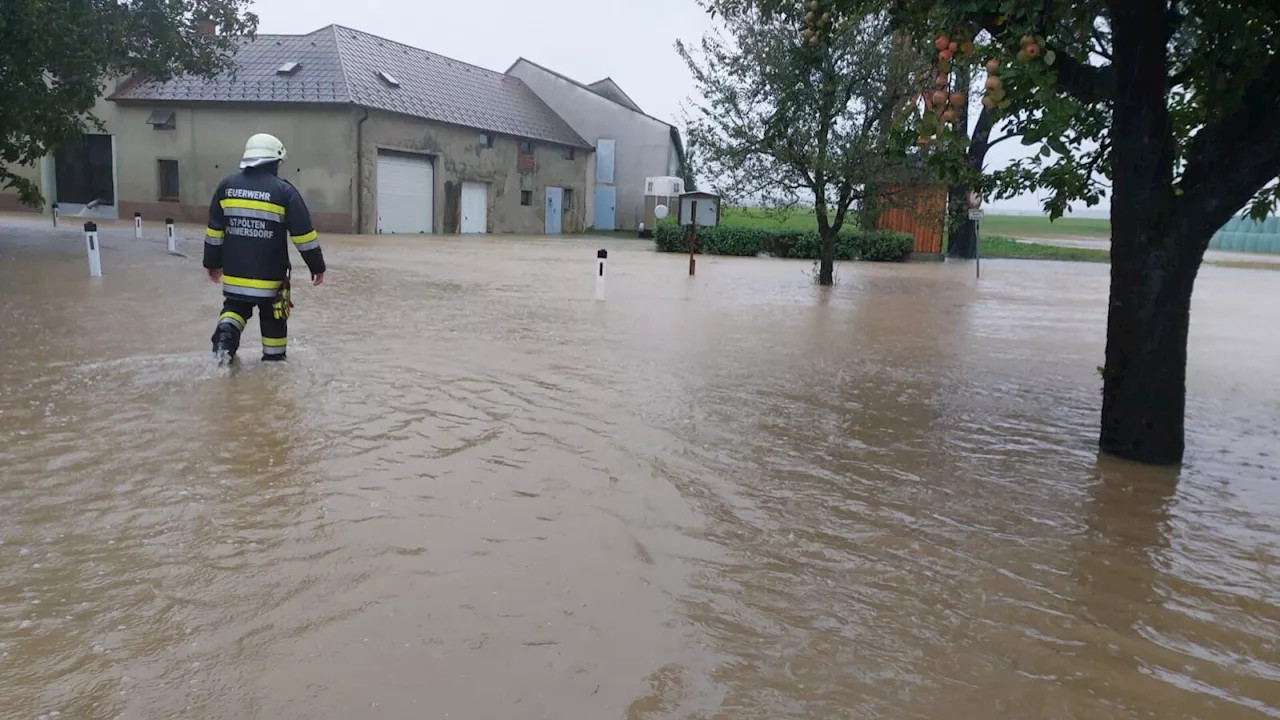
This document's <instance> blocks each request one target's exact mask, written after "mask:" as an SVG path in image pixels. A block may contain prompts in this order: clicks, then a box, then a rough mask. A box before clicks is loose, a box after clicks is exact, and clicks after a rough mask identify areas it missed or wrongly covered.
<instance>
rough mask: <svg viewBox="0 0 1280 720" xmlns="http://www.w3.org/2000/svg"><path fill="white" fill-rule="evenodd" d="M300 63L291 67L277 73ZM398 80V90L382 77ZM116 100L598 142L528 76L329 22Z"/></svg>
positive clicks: (249, 45) (250, 46)
mask: <svg viewBox="0 0 1280 720" xmlns="http://www.w3.org/2000/svg"><path fill="white" fill-rule="evenodd" d="M290 62H296V63H298V68H297V69H296V70H295V71H294V72H293V73H291V74H287V75H282V74H278V73H277V72H276V71H277V69H278V68H280V67H281V66H282V65H284V64H285V63H290ZM380 72H385V73H387V74H388V75H390V76H391V77H392V78H394V79H395V80H396V81H397V82H398V83H399V86H398V87H392V86H390V85H389V84H387V83H386V82H385V81H383V80H382V79H381V78H380V77H379V73H380ZM110 99H112V100H126V101H170V102H266V103H273V102H279V103H322V104H334V103H337V104H354V105H361V106H364V107H368V108H373V109H378V110H386V111H389V112H396V113H402V114H405V115H411V116H414V117H420V118H424V119H427V120H436V121H439V122H446V123H453V124H455V125H462V126H464V127H472V128H476V129H478V130H486V131H490V132H495V133H502V134H506V135H514V136H517V137H527V138H532V139H535V140H545V141H547V142H552V143H558V144H561V145H569V146H573V147H580V148H589V147H591V146H590V145H589V144H588V143H587V142H586V141H585V140H583V139H582V138H581V137H580V136H579V135H578V134H577V133H575V132H574V131H573V129H572V128H570V127H569V125H568V124H567V123H566V122H565V121H564V120H563V119H562V118H561V117H560V116H559V115H557V114H556V113H555V112H553V111H552V110H551V108H549V107H547V104H546V103H544V102H543V101H542V99H541V98H539V97H538V96H537V95H535V94H534V92H533V91H532V90H530V89H529V87H528V86H527V85H525V84H524V82H523V81H522V80H520V79H519V78H514V77H511V76H509V75H504V74H502V73H499V72H496V71H493V70H487V69H485V68H481V67H477V66H475V65H469V64H467V63H464V62H459V61H457V60H453V59H451V58H447V57H444V56H443V55H437V54H436V53H432V52H427V51H426V50H422V49H419V48H415V47H412V46H409V45H403V44H401V43H397V42H393V41H391V40H386V39H383V38H380V37H378V36H376V35H370V34H368V33H363V32H360V31H358V30H352V29H350V28H345V27H342V26H339V25H330V26H328V27H324V28H321V29H319V30H316V31H315V32H312V33H310V34H307V35H259V36H258V37H257V38H256V39H254V40H250V41H246V42H245V43H244V44H243V45H242V46H241V48H240V50H239V51H237V52H236V55H235V67H234V68H233V69H232V70H230V71H228V72H226V73H223V74H222V75H219V76H218V77H217V78H214V79H213V80H211V81H204V80H201V79H200V78H195V77H180V78H175V79H173V80H170V81H168V82H164V83H154V82H140V83H136V84H132V85H125V86H122V87H121V88H120V89H119V90H118V91H116V92H115V93H114V94H113V95H111V96H110Z"/></svg>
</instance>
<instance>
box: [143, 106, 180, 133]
mask: <svg viewBox="0 0 1280 720" xmlns="http://www.w3.org/2000/svg"><path fill="white" fill-rule="evenodd" d="M177 117H178V115H177V113H175V112H174V111H172V110H152V111H151V114H150V115H148V116H147V124H148V125H150V126H151V128H152V129H153V130H172V129H174V128H175V127H177Z"/></svg>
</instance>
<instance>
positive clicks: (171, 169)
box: [159, 160, 181, 202]
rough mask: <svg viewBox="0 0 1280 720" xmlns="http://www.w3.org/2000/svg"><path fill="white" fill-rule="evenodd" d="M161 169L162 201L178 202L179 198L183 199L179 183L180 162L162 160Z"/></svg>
mask: <svg viewBox="0 0 1280 720" xmlns="http://www.w3.org/2000/svg"><path fill="white" fill-rule="evenodd" d="M159 169H160V200H162V201H165V202H178V199H179V197H181V189H180V184H179V182H178V161H177V160H161V161H160V168H159Z"/></svg>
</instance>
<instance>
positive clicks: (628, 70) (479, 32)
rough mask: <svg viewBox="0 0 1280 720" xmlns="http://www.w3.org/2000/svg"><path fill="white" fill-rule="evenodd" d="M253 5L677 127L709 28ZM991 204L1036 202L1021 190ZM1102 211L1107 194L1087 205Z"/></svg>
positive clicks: (409, 2)
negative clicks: (608, 90) (541, 68)
mask: <svg viewBox="0 0 1280 720" xmlns="http://www.w3.org/2000/svg"><path fill="white" fill-rule="evenodd" d="M253 11H254V12H256V13H257V14H258V17H259V26H258V31H259V32H262V33H307V32H311V31H312V30H315V29H317V28H320V27H323V26H325V25H328V24H330V23H337V24H339V25H345V26H347V27H350V28H354V29H356V30H362V31H364V32H368V33H373V34H375V35H380V36H382V37H385V38H388V39H391V40H396V41H398V42H402V43H406V44H409V45H413V46H415V47H420V48H422V49H424V50H430V51H432V52H435V53H439V54H441V55H446V56H448V57H451V58H455V59H457V60H463V61H465V62H469V63H473V64H475V65H479V66H481V67H486V68H490V69H492V70H496V71H498V72H502V71H505V70H506V69H507V68H508V67H509V66H510V65H511V63H512V62H514V61H515V60H516V58H518V57H521V56H523V57H525V58H528V59H529V60H532V61H533V62H536V63H539V64H541V65H545V66H547V67H549V68H551V69H553V70H555V71H557V72H560V73H562V74H564V75H568V76H569V77H571V78H574V79H575V80H579V81H582V82H594V81H596V80H599V79H601V78H603V77H606V76H607V77H612V78H613V79H614V81H615V82H617V83H618V85H620V86H621V87H622V89H623V90H624V91H625V92H626V93H627V94H628V95H630V96H631V98H632V99H633V100H635V101H636V103H637V104H638V105H640V107H641V108H643V109H644V111H645V112H647V113H649V114H650V115H653V116H655V117H657V118H660V119H662V120H666V121H667V122H671V123H674V124H676V125H677V126H679V125H681V122H680V106H681V103H682V102H683V101H684V100H685V99H686V98H688V97H689V96H690V95H692V94H694V92H695V89H694V86H693V80H692V78H691V77H690V75H689V72H688V70H687V69H686V68H685V66H684V62H683V61H682V60H681V59H680V57H679V56H678V55H677V54H676V51H675V48H674V43H675V41H676V39H677V38H680V39H684V40H689V41H696V40H697V39H698V38H699V37H701V36H702V34H703V33H704V32H706V31H707V30H709V29H711V28H712V27H713V24H712V21H711V19H710V18H709V17H708V16H707V15H706V14H704V13H703V12H702V10H701V9H700V8H699V7H698V6H697V4H696V3H695V2H694V0H603V1H601V0H536V1H533V2H528V1H524V2H517V1H515V0H489V1H488V2H441V0H257V2H256V3H255V4H254V7H253ZM1028 153H1029V151H1028V150H1027V149H1026V148H1024V147H1023V146H1022V145H1021V144H1019V143H1018V142H1017V141H1016V140H1011V141H1009V142H1007V143H1003V144H1001V145H999V146H997V147H996V148H994V149H993V150H992V152H991V154H990V155H988V166H989V167H991V168H996V167H1001V166H1003V165H1004V164H1006V163H1007V162H1008V161H1009V159H1010V158H1012V157H1020V156H1024V155H1026V154H1028ZM990 207H991V209H997V208H1003V209H1008V210H1020V211H1036V210H1039V207H1040V205H1039V202H1038V201H1037V200H1036V199H1035V198H1034V197H1032V196H1024V197H1019V198H1014V199H1011V200H1004V201H1001V202H999V203H994V204H992V205H991V206H990ZM1105 209H1106V208H1105V200H1104V206H1101V207H1099V208H1094V210H1095V211H1096V210H1103V211H1105Z"/></svg>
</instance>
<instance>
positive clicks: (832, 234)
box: [818, 228, 836, 286]
mask: <svg viewBox="0 0 1280 720" xmlns="http://www.w3.org/2000/svg"><path fill="white" fill-rule="evenodd" d="M819 256H820V263H819V266H818V284H819V285H827V286H830V285H835V284H836V274H835V270H836V231H835V230H832V229H831V228H824V229H823V230H822V250H821V252H820V253H819Z"/></svg>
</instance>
